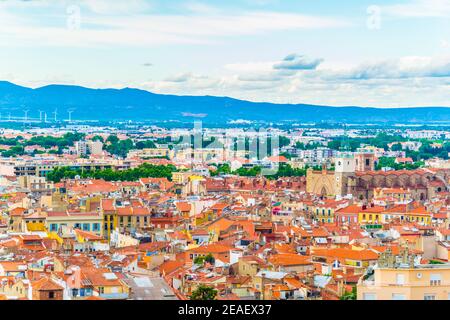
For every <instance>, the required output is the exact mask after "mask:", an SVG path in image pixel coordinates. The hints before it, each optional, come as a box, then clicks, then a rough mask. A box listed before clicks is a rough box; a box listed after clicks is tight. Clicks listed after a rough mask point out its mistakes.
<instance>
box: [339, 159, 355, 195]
mask: <svg viewBox="0 0 450 320" xmlns="http://www.w3.org/2000/svg"><path fill="white" fill-rule="evenodd" d="M355 171H356V160H355V157H354V155H353V153H350V152H345V153H340V154H338V156H337V157H336V162H335V173H334V178H335V192H336V194H337V195H341V196H345V195H347V193H348V192H347V190H348V178H349V177H352V176H354V174H355Z"/></svg>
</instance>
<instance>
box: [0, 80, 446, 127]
mask: <svg viewBox="0 0 450 320" xmlns="http://www.w3.org/2000/svg"><path fill="white" fill-rule="evenodd" d="M56 108H57V109H58V114H59V117H60V118H64V119H67V117H68V115H67V110H70V109H75V112H74V114H73V118H74V119H77V120H154V121H162V120H181V121H183V120H185V121H188V120H192V119H193V118H200V119H202V120H203V121H205V122H219V123H221V122H223V123H225V122H228V121H231V120H238V119H244V120H256V121H269V122H279V121H285V120H291V121H299V122H301V121H303V122H311V121H314V122H319V121H335V122H351V123H374V122H400V123H423V122H431V121H433V122H435V121H450V108H448V107H422V108H402V109H395V108H392V109H385V108H383V109H381V108H361V107H329V106H316V105H306V104H295V105H293V104H273V103H255V102H249V101H243V100H238V99H232V98H228V97H212V96H175V95H162V94H155V93H151V92H148V91H144V90H138V89H131V88H125V89H120V90H118V89H89V88H84V87H79V86H67V85H49V86H45V87H41V88H37V89H31V88H26V87H21V86H18V85H15V84H13V83H10V82H6V81H0V112H1V114H2V118H3V119H4V118H5V117H7V116H8V113H11V114H12V116H13V117H19V116H23V110H25V109H28V110H30V111H29V116H30V117H33V118H37V117H39V111H38V110H42V111H44V112H47V116H48V119H50V118H51V117H52V115H51V113H52V112H53V111H54V110H55V109H56Z"/></svg>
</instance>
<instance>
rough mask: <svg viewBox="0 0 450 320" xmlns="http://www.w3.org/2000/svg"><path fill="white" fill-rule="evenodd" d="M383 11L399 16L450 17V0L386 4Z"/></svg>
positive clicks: (424, 0)
mask: <svg viewBox="0 0 450 320" xmlns="http://www.w3.org/2000/svg"><path fill="white" fill-rule="evenodd" d="M382 12H383V13H387V14H389V15H393V16H398V17H449V16H450V0H413V1H410V2H407V3H399V4H393V5H387V6H384V7H382Z"/></svg>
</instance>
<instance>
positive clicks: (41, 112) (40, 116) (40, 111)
mask: <svg viewBox="0 0 450 320" xmlns="http://www.w3.org/2000/svg"><path fill="white" fill-rule="evenodd" d="M38 111H39V121H40V122H42V114H43V113H44V111H42V110H38Z"/></svg>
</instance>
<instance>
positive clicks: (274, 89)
mask: <svg viewBox="0 0 450 320" xmlns="http://www.w3.org/2000/svg"><path fill="white" fill-rule="evenodd" d="M221 2H222V1H215V0H212V1H193V0H192V1H191V0H177V1H171V2H170V3H165V2H164V1H160V0H132V1H126V2H122V1H114V2H111V1H106V0H75V1H69V0H61V1H57V0H30V1H19V0H3V1H0V19H1V21H2V25H1V26H0V47H1V50H0V79H4V80H5V81H9V82H12V83H15V84H18V85H23V86H26V87H32V88H36V87H41V86H45V85H49V84H70V85H79V86H84V87H88V88H125V87H130V88H137V89H142V90H146V91H150V92H153V93H159V94H174V95H195V96H204V95H211V96H227V97H233V98H236V99H242V100H248V101H257V102H263V101H264V102H273V103H289V104H314V105H326V106H361V107H406V106H407V107H426V106H444V107H448V106H449V101H450V90H449V89H450V28H449V27H450V19H449V18H450V1H449V0H433V1H426V0H394V1H387V0H380V1H376V2H372V1H366V0H363V1H357V0H351V1H346V3H345V4H342V3H336V2H335V1H325V0H323V1H314V2H313V3H312V2H310V1H305V0H299V1H277V0H242V1H238V0H232V1H227V2H226V3H221ZM11 57H14V59H11Z"/></svg>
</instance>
